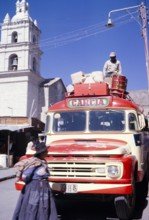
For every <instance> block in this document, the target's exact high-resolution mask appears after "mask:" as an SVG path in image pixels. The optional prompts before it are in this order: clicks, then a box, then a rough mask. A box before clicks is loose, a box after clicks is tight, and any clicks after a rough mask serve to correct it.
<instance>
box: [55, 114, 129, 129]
mask: <svg viewBox="0 0 149 220" xmlns="http://www.w3.org/2000/svg"><path fill="white" fill-rule="evenodd" d="M124 122H125V121H124V111H114V110H91V111H74V112H72V111H71V112H56V113H54V117H53V131H54V132H55V133H57V132H72V131H73V132H74V131H76V132H77V131H82V132H83V131H85V130H86V129H87V130H89V131H122V130H124V125H125V123H124Z"/></svg>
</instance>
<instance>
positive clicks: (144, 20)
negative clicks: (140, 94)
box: [106, 3, 149, 97]
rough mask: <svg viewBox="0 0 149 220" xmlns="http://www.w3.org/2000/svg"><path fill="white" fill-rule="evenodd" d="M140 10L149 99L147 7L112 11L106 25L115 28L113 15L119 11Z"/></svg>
mask: <svg viewBox="0 0 149 220" xmlns="http://www.w3.org/2000/svg"><path fill="white" fill-rule="evenodd" d="M133 8H138V9H139V12H140V18H141V23H142V36H143V39H144V44H145V60H146V71H147V87H148V97H149V49H148V38H147V37H148V36H147V25H148V18H147V16H148V15H147V7H146V6H145V5H144V3H141V4H140V5H136V6H132V7H128V8H120V9H116V10H112V11H110V12H109V14H108V22H107V24H106V26H107V27H113V26H114V25H113V23H112V20H111V14H112V13H115V12H119V11H127V10H128V9H133Z"/></svg>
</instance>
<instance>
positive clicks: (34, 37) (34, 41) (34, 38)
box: [33, 35, 36, 44]
mask: <svg viewBox="0 0 149 220" xmlns="http://www.w3.org/2000/svg"><path fill="white" fill-rule="evenodd" d="M33 43H34V44H35V43H36V36H35V35H34V36H33Z"/></svg>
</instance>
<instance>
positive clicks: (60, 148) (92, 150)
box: [49, 139, 130, 155]
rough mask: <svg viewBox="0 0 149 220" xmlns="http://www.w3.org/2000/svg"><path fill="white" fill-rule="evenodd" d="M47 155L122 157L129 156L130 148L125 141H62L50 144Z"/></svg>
mask: <svg viewBox="0 0 149 220" xmlns="http://www.w3.org/2000/svg"><path fill="white" fill-rule="evenodd" d="M49 154H54V155H56V154H57V155H66V154H69V155H82V154H84V155H95V154H96V155H124V154H130V146H129V145H128V143H127V142H125V141H120V140H113V139H98V140H62V141H55V142H52V143H51V144H50V148H49Z"/></svg>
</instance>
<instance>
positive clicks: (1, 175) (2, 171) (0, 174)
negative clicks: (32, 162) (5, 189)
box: [0, 167, 16, 182]
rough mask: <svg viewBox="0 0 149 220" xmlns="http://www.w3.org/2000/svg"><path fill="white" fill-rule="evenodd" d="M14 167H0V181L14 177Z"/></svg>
mask: <svg viewBox="0 0 149 220" xmlns="http://www.w3.org/2000/svg"><path fill="white" fill-rule="evenodd" d="M15 176H16V175H15V168H14V167H11V168H0V182H2V181H4V180H8V179H12V178H15Z"/></svg>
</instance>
